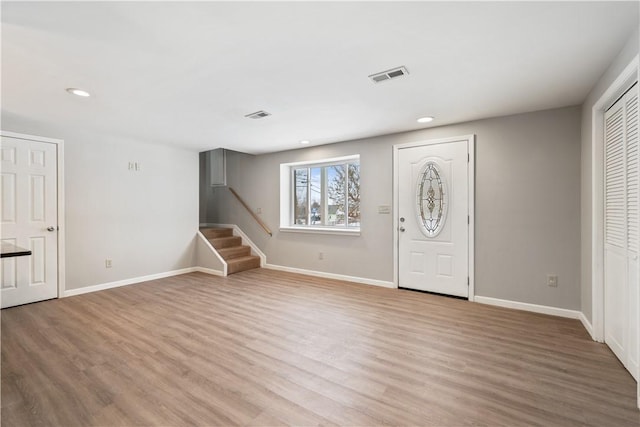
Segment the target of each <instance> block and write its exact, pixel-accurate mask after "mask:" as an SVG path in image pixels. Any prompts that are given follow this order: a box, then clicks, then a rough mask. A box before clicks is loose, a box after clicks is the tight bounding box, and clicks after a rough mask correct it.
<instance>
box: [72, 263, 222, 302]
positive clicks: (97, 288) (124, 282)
mask: <svg viewBox="0 0 640 427" xmlns="http://www.w3.org/2000/svg"><path fill="white" fill-rule="evenodd" d="M194 271H200V272H203V273H209V274H215V275H222V272H219V271H217V270H212V269H209V268H203V267H188V268H181V269H180V270H173V271H165V272H164V273H158V274H150V275H148V276H140V277H132V278H131V279H124V280H118V281H116V282H109V283H101V284H99V285H93V286H85V287H84V288H78V289H69V290H68V291H64V295H63V298H66V297H72V296H75V295H82V294H88V293H90V292H97V291H104V290H105V289H112V288H119V287H120V286H127V285H133V284H135V283H141V282H148V281H150V280H157V279H164V278H165V277H171V276H179V275H181V274H187V273H193V272H194Z"/></svg>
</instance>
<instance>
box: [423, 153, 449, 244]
mask: <svg viewBox="0 0 640 427" xmlns="http://www.w3.org/2000/svg"><path fill="white" fill-rule="evenodd" d="M447 197H448V195H447V186H446V183H445V181H444V177H443V176H442V173H441V170H440V168H439V167H438V165H437V164H436V163H435V162H433V161H428V162H427V163H425V165H424V166H423V167H422V169H421V170H420V173H419V174H418V185H417V203H416V210H417V215H418V224H420V229H421V230H422V234H424V235H425V236H427V237H436V236H437V235H438V233H440V231H441V230H442V227H444V223H445V220H446V218H447V205H448V200H447Z"/></svg>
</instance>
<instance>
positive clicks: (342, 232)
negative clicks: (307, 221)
mask: <svg viewBox="0 0 640 427" xmlns="http://www.w3.org/2000/svg"><path fill="white" fill-rule="evenodd" d="M280 231H282V232H285V233H309V234H333V235H336V236H359V235H360V229H359V228H352V229H347V228H324V227H280Z"/></svg>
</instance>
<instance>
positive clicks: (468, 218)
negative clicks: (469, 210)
mask: <svg viewBox="0 0 640 427" xmlns="http://www.w3.org/2000/svg"><path fill="white" fill-rule="evenodd" d="M467 224H471V216H469V215H467Z"/></svg>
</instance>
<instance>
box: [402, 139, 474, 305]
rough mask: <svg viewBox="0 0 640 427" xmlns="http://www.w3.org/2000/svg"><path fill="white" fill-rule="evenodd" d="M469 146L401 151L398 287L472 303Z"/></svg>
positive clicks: (458, 143)
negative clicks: (470, 280) (462, 299)
mask: <svg viewBox="0 0 640 427" xmlns="http://www.w3.org/2000/svg"><path fill="white" fill-rule="evenodd" d="M469 145H470V139H469V138H468V137H464V138H460V139H459V140H449V141H447V142H441V143H434V144H428V143H427V145H420V146H410V147H406V148H399V149H398V150H397V159H396V168H397V171H396V177H397V180H398V181H397V183H398V190H397V191H398V198H397V212H398V217H397V221H398V223H397V224H396V225H397V227H398V234H397V235H398V286H399V287H401V288H409V289H418V290H423V291H429V292H436V293H440V294H446V295H454V296H460V297H465V298H468V297H469V271H470V270H469V259H470V258H469V228H470V227H469V212H470V210H469V200H470V194H469V192H470V188H469V175H468V174H469V162H468V159H469Z"/></svg>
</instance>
